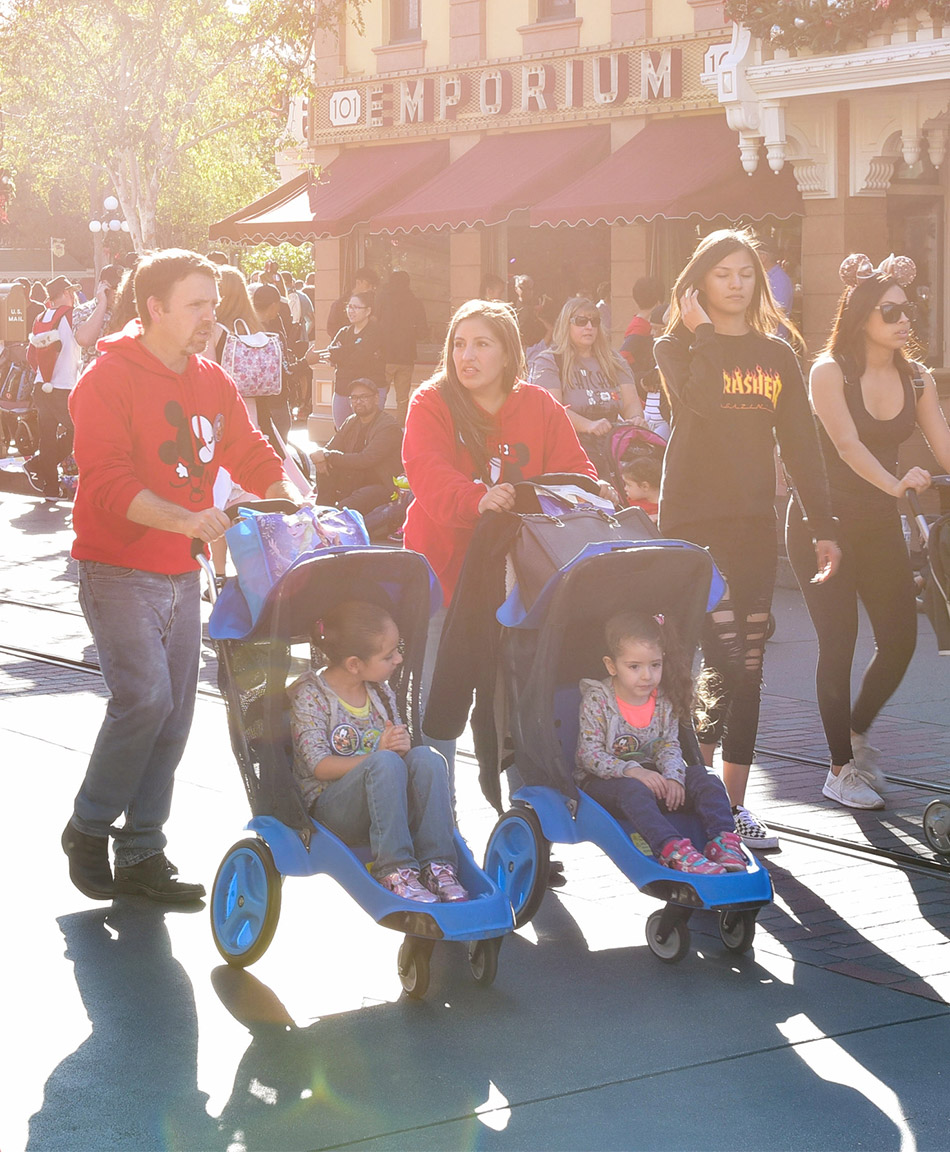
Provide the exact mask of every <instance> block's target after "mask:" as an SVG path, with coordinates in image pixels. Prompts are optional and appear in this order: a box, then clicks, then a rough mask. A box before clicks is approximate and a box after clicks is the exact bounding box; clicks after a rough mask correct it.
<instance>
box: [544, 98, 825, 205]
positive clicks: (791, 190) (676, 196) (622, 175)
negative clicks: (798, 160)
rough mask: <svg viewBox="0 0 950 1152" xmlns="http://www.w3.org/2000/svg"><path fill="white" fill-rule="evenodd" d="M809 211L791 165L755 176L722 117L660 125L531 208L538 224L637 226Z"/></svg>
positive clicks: (650, 125) (762, 166)
mask: <svg viewBox="0 0 950 1152" xmlns="http://www.w3.org/2000/svg"><path fill="white" fill-rule="evenodd" d="M802 213H803V208H802V199H801V195H800V194H799V192H798V188H797V186H796V184H795V178H794V175H793V173H792V170H791V165H790V164H786V165H785V167H784V168H783V169H782V171H781V172H779V173H778V174H777V175H776V174H775V173H773V172H772V171H771V169H769V167H768V166H767V165H766V164H765V162H764V160H763V162H762V163H760V164H759V167H758V169H757V171H756V172H755V173H753V175H751V176H749V175H747V174H746V173H745V171H744V170H743V168H742V165H741V163H740V160H739V149H738V137H737V136H736V134H735V132H733V131H732V130H731V129H730V128H729V126H728V124H727V123H726V121H725V120H724V119H723V118H722V117H720V116H685V117H680V118H678V119H674V120H653V121H651V122H650V123H648V124H647V126H646V127H645V128H644V129H643V130H642V131H640V132H638V133H637V134H636V136H634V137H633V139H632V140H628V141H627V143H626V144H623V145H622V146H621V147H620V148H618V149H617V151H616V152H613V153H611V155H610V156H608V157H607V159H606V160H604V161H603V162H602V163H600V164H598V165H597V167H596V168H592V169H591V170H590V171H589V172H587V173H585V174H584V175H583V176H581V177H580V178H579V179H578V180H575V181H574V182H573V183H572V184H569V185H568V186H567V187H565V188H562V189H561V191H560V192H555V193H553V194H552V195H551V196H549V197H547V198H546V199H545V200H543V201H541V202H540V203H538V204H536V205H535V206H534V207H533V208H532V209H531V217H530V219H531V223H532V224H533V225H536V224H550V225H553V226H555V227H556V226H557V225H559V224H569V225H574V224H596V223H598V222H600V221H603V222H604V223H607V224H615V223H618V222H621V223H627V224H630V223H632V222H633V221H635V220H641V221H642V220H652V219H654V218H655V217H657V216H663V217H665V218H666V219H668V220H681V219H685V218H686V217H688V216H701V217H703V218H704V219H706V220H712V219H713V218H714V217H716V216H726V217H728V218H729V219H730V220H739V219H742V218H745V219H748V220H761V219H762V218H763V217H764V216H775V217H777V218H778V219H780V220H785V219H787V218H788V217H789V216H796V215H797V216H800V215H802Z"/></svg>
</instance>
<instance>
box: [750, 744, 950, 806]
mask: <svg viewBox="0 0 950 1152" xmlns="http://www.w3.org/2000/svg"><path fill="white" fill-rule="evenodd" d="M755 751H756V753H757V755H759V756H772V757H774V758H775V759H776V760H790V761H791V762H792V763H793V764H813V765H814V766H815V767H816V768H824V769H825V770H826V771H827V769H828V761H827V760H818V759H816V758H815V757H814V756H798V755H795V754H794V753H793V752H778V751H776V749H774V748H756V749H755ZM884 779H885V780H887V781H888V783H890V784H903V785H905V786H906V787H908V788H919V789H921V791H925V792H941V793H943V794H944V795H948V796H950V784H940V783H937V782H932V781H930V780H918V779H917V778H916V776H904V775H902V774H901V773H898V772H885V773H884Z"/></svg>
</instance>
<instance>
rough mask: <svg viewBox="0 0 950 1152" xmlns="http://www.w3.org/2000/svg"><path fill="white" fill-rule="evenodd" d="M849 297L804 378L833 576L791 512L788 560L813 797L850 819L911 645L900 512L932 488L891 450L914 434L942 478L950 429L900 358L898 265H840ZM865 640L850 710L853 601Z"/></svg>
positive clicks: (864, 800)
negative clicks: (812, 653) (809, 630)
mask: <svg viewBox="0 0 950 1152" xmlns="http://www.w3.org/2000/svg"><path fill="white" fill-rule="evenodd" d="M840 272H841V278H842V280H843V281H844V283H845V285H846V288H845V291H844V294H843V295H842V297H841V299H840V301H839V302H838V311H837V315H836V316H835V320H834V324H833V326H832V329H831V335H830V336H829V338H828V343H827V344H826V345H825V347H824V349H823V350H822V353H821V355H820V356H819V357H818V359H817V360H816V361H815V364H814V367H813V368H812V371H811V381H810V384H811V400H812V407H813V408H814V410H815V413H816V414H817V416H818V420H819V435H820V438H821V446H822V451H823V453H824V457H825V466H826V468H827V472H828V482H829V487H830V489H831V504H832V508H833V510H834V513H835V515H836V516H837V517H838V523H839V540H840V542H841V551H842V560H841V569H840V571H839V573H838V575H837V576H836V577H835V579H834V580H832V581H830V582H829V583H828V584H815V583H814V582H813V581H814V560H813V557H812V555H811V554H810V551H809V549H808V547H807V528H806V527H805V524H804V521H803V517H802V512H801V509H800V508H799V507H798V505H797V504H796V503H795V502H791V503H790V504H789V509H788V521H787V525H786V539H787V543H788V555H789V559H790V560H791V562H792V566H793V568H794V569H795V575H796V577H797V578H798V582H799V584H800V585H801V589H802V594H803V595H804V597H805V603H806V605H807V606H808V611H809V614H810V615H811V618H812V622H813V623H814V625H815V631H816V632H817V633H818V668H817V673H816V683H817V688H818V707H819V710H820V712H821V720H822V725H823V727H824V730H825V736H826V737H827V740H828V747H829V750H830V754H831V768H830V769H829V772H828V776H827V777H826V779H825V783H824V785H823V787H822V792H823V794H824V795H825V796H827V797H828V798H829V799H831V800H836V801H837V802H838V803H839V804H844V805H846V806H847V807H849V808H883V807H884V800H883V799H882V797H881V795H880V791H881V788H882V787H883V784H884V774H883V771H882V766H881V755H880V753H879V752H878V750H877V749H875V748H873V747H872V746H871V745H870V744H869V742H868V736H867V733H868V729H869V728H870V726H871V724H872V723H873V722H874V719H875V718H876V716H877V715H878V713H879V712H880V710H881V708H883V706H884V705H885V703H886V702H887V701H888V700H889V699H890V697H891V696H892V695H893V693H894V692H895V691H896V690H897V687H898V685H899V684H900V682H901V680H902V679H903V676H904V673H905V671H906V670H907V665H908V664H909V663H910V659H911V656H912V655H913V653H914V647H915V645H916V642H917V611H916V603H915V590H914V578H913V572H912V570H911V565H910V557H909V556H908V552H907V546H906V544H905V543H904V536H903V531H902V528H901V519H900V515H899V512H898V508H897V501H898V500H899V499H900V497H901V496H903V495H904V494H905V493H906V492H908V491H910V490H911V489H913V491H915V492H923V491H924V490H925V489H926V488H928V487H929V486H930V474H929V472H927V471H926V470H925V469H923V468H917V467H914V468H911V469H909V470H908V471H907V472H905V473H904V474H903V475H901V474H900V469H899V468H898V450H899V448H900V445H901V444H902V443H903V442H904V441H905V440H907V439H908V437H909V436H911V435H912V434H913V432H914V431H915V429H917V428H919V429H920V430H921V432H922V433H923V434H924V436H925V437H926V438H927V441H928V442H929V444H930V447H931V449H932V451H933V453H934V455H935V456H936V458H937V461H938V463H939V465H940V467H941V468H942V469H943V470H944V471H945V472H947V471H950V429H948V427H947V422H946V420H945V419H944V416H943V413H942V411H941V409H940V404H939V402H938V400H937V390H936V388H935V386H934V381H933V377H932V376H931V375H930V373H929V372H928V371H927V369H926V368H924V367H923V365H922V364H919V363H917V362H916V361H914V360H911V359H909V358H908V357H907V356H906V355H905V351H906V349H907V347H908V344H909V342H910V341H911V339H912V328H913V322H914V319H915V317H916V305H915V304H914V303H913V301H911V300H910V299H909V298H908V294H907V288H908V287H909V285H910V284H911V282H912V281H913V279H914V277H915V275H916V268H915V267H914V264H913V262H912V261H911V260H910V259H909V258H908V257H906V256H897V257H895V256H890V257H888V259H887V260H885V261H883V262H882V263H881V265H880V266H879V267H878V268H873V267H872V265H871V261H870V260H869V259H868V258H867V257H866V256H864V255H862V254H856V255H852V256H849V257H848V258H847V259H846V260H845V261H844V262H843V263H842V265H841V270H840ZM859 599H860V601H861V603H862V604H863V605H864V608H865V611H866V612H867V615H868V619H869V620H870V622H871V628H872V630H873V632H874V644H875V650H874V655H873V657H872V658H871V662H870V663H869V664H868V666H867V668H866V669H865V671H864V676H863V678H862V681H861V688H860V690H859V692H858V697H857V699H856V700H855V701H854V702H853V703H852V700H851V666H852V663H853V661H854V647H855V641H856V639H857V632H858V600H859Z"/></svg>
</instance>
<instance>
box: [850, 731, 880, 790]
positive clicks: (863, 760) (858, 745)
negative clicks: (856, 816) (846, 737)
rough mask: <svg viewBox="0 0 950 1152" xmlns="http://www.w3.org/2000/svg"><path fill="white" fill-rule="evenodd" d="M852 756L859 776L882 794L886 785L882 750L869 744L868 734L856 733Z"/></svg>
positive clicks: (852, 741) (853, 737)
mask: <svg viewBox="0 0 950 1152" xmlns="http://www.w3.org/2000/svg"><path fill="white" fill-rule="evenodd" d="M851 754H852V756H853V757H854V759H853V760H852V761H851V763H852V764H853V765H854V769H855V771H856V772H857V774H858V775H859V776H860V777H861V779H862V780H863V781H864V783H865V784H867V786H868V787H869V788H873V789H874V791H875V792H880V791H881V789H882V788H883V787H884V785H885V783H886V781H885V779H884V771H883V769H882V768H881V761H882V759H883V758H884V753H883V752H882V751H881V750H880V748H875V747H873V746H872V745H871V744H870V743H868V736H867V733H866V732H865V733H864V734H863V735H858V733H857V732H855V734H854V735H853V736H852V737H851ZM862 807H864V805H862ZM882 807H883V805H882Z"/></svg>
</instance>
